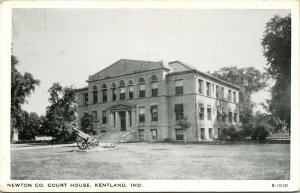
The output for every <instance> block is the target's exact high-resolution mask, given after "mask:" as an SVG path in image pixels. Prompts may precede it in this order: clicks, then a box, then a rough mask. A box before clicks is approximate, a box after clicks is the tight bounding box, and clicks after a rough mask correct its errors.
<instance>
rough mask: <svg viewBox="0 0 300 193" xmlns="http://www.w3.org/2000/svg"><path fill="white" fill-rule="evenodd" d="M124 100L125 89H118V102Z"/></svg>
mask: <svg viewBox="0 0 300 193" xmlns="http://www.w3.org/2000/svg"><path fill="white" fill-rule="evenodd" d="M124 99H125V87H122V88H120V100H124Z"/></svg>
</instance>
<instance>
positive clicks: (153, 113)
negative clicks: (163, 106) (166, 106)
mask: <svg viewBox="0 0 300 193" xmlns="http://www.w3.org/2000/svg"><path fill="white" fill-rule="evenodd" d="M150 113H151V121H153V122H157V120H158V106H157V105H152V106H151V107H150Z"/></svg>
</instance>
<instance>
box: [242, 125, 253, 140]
mask: <svg viewBox="0 0 300 193" xmlns="http://www.w3.org/2000/svg"><path fill="white" fill-rule="evenodd" d="M254 130H255V127H254V125H253V124H252V123H246V124H243V126H242V131H241V135H242V137H243V138H245V137H251V136H252V134H253V132H254Z"/></svg>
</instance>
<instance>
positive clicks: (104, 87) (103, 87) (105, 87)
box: [101, 84, 107, 102]
mask: <svg viewBox="0 0 300 193" xmlns="http://www.w3.org/2000/svg"><path fill="white" fill-rule="evenodd" d="M101 89H102V97H103V98H102V99H103V102H107V86H106V84H103V85H102V87H101Z"/></svg>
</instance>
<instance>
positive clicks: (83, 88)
mask: <svg viewBox="0 0 300 193" xmlns="http://www.w3.org/2000/svg"><path fill="white" fill-rule="evenodd" d="M84 90H88V87H87V86H85V87H82V88H77V89H75V91H76V92H79V91H84Z"/></svg>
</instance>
